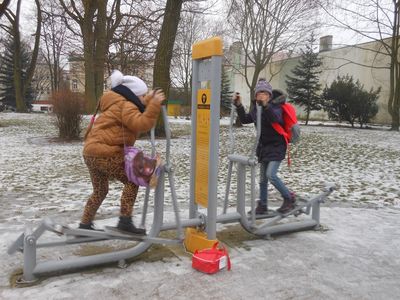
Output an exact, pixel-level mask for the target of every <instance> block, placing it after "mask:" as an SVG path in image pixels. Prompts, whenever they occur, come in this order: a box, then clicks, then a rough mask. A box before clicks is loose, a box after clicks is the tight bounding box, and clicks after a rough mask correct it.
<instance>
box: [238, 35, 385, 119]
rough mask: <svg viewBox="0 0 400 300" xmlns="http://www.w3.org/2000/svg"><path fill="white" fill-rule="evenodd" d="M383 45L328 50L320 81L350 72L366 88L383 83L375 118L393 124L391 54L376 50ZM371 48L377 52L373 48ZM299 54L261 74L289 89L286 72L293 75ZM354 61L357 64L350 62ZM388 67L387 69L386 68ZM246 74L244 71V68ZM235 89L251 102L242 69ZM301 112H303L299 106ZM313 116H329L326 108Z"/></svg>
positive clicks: (246, 103) (326, 82)
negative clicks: (389, 106) (378, 52)
mask: <svg viewBox="0 0 400 300" xmlns="http://www.w3.org/2000/svg"><path fill="white" fill-rule="evenodd" d="M380 47H381V44H380V43H378V42H370V43H364V44H360V45H357V46H356V47H353V46H348V47H343V48H339V49H334V50H331V51H324V52H321V53H320V57H322V59H323V66H322V73H321V74H320V83H321V85H322V89H323V88H324V87H325V86H326V85H330V84H331V83H332V81H333V80H335V79H336V77H337V76H338V75H340V76H344V75H346V74H349V75H350V76H353V78H354V80H357V79H358V80H359V81H360V82H361V84H363V85H364V88H365V89H366V90H368V91H369V90H370V89H371V88H373V89H374V90H375V89H377V88H378V87H379V86H380V87H381V88H382V90H381V93H380V94H379V100H378V106H379V111H378V114H377V116H376V117H375V118H374V120H373V121H374V122H376V123H382V124H390V123H391V117H390V115H389V113H388V108H387V102H388V97H389V69H388V67H389V65H390V60H389V56H387V55H382V54H378V55H377V53H376V51H377V50H380ZM367 49H371V50H374V51H369V50H367ZM298 60H299V57H294V58H289V59H284V60H280V61H275V62H273V63H271V64H269V65H267V67H266V68H265V69H264V70H263V71H262V72H261V73H260V76H259V77H263V78H266V79H267V80H269V81H270V82H271V84H272V87H273V88H274V89H275V88H279V89H282V90H284V91H286V88H287V86H286V83H285V80H286V75H287V74H289V75H290V74H291V70H292V69H293V68H294V67H295V66H296V65H297V63H298ZM350 62H354V63H350ZM362 65H365V66H371V65H372V66H374V67H378V68H371V67H365V66H362ZM383 67H387V69H385V68H383ZM241 72H242V73H243V72H244V70H241ZM253 72H254V68H253V67H250V68H248V70H247V73H248V78H251V77H252V76H253ZM233 88H234V90H235V91H237V92H240V94H241V95H242V102H243V104H244V106H246V107H248V106H249V105H250V90H249V88H248V86H247V84H246V81H245V79H244V78H243V76H242V75H240V73H239V72H236V73H235V74H234V80H233ZM299 114H300V115H302V111H301V110H300V109H299ZM311 116H312V118H316V119H327V116H326V114H325V113H324V112H323V111H320V112H313V113H312V115H311Z"/></svg>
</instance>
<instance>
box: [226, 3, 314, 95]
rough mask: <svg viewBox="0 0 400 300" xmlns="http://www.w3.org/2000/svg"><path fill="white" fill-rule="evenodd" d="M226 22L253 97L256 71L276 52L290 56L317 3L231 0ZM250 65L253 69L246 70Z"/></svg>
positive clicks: (256, 77) (300, 40)
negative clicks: (237, 44)
mask: <svg viewBox="0 0 400 300" xmlns="http://www.w3.org/2000/svg"><path fill="white" fill-rule="evenodd" d="M229 2H230V8H229V15H228V22H229V24H230V25H231V26H232V28H233V32H234V33H235V34H236V37H237V38H238V39H239V42H240V45H241V48H242V49H243V52H244V62H243V65H242V66H241V70H243V73H242V75H243V76H244V78H245V81H246V84H247V86H248V87H249V89H250V95H251V96H253V94H254V88H255V85H256V83H257V80H258V77H259V74H260V72H261V71H262V70H263V69H264V68H265V67H266V65H267V64H268V63H269V62H271V60H272V58H273V56H274V55H275V54H277V53H284V54H285V55H286V56H290V54H291V52H292V51H293V49H294V48H295V47H297V45H298V44H299V43H302V42H303V41H304V38H305V37H304V36H305V35H304V32H306V31H307V30H309V29H310V28H311V27H315V24H314V23H313V22H312V21H311V19H312V18H311V16H312V14H315V13H316V9H317V7H318V5H317V4H316V3H314V1H310V0H231V1H229ZM250 67H252V69H253V70H254V72H252V73H250V72H249V70H250Z"/></svg>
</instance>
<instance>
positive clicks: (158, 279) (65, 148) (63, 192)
mask: <svg viewBox="0 0 400 300" xmlns="http://www.w3.org/2000/svg"><path fill="white" fill-rule="evenodd" d="M170 121H171V129H172V132H173V135H175V136H176V138H174V139H173V140H172V142H171V145H172V149H171V153H172V163H173V165H174V167H175V183H176V188H177V194H178V201H179V205H180V208H181V213H182V217H183V218H187V217H188V216H187V208H188V198H189V189H188V186H189V168H190V166H189V162H190V157H189V155H190V136H189V135H188V134H189V132H190V123H189V121H186V120H183V119H171V120H170ZM227 123H228V122H227V120H222V121H221V124H222V125H223V126H221V131H220V154H221V155H220V166H219V169H220V173H219V185H218V192H219V202H220V203H219V204H220V205H222V202H223V196H224V192H225V184H226V171H227V159H226V155H227V153H228V152H229V148H230V147H229V145H230V142H229V131H228V127H227V126H226V124H227ZM234 131H235V137H236V143H235V149H236V152H238V153H242V154H246V153H249V152H250V151H251V149H252V147H253V143H254V135H255V133H254V127H253V126H252V125H249V126H245V127H243V128H239V129H235V130H234ZM56 135H57V132H56V130H55V127H54V126H53V123H52V119H51V117H50V116H49V115H44V114H14V113H7V114H6V113H0V153H1V156H0V165H1V172H0V179H1V181H0V238H1V239H0V267H1V269H2V270H3V272H2V274H1V276H0V299H21V298H28V299H73V298H79V299H83V298H85V299H110V298H111V299H117V298H118V299H119V298H120V299H129V298H130V299H188V298H192V299H200V298H209V299H214V298H215V299H244V298H248V297H250V298H252V299H265V298H271V299H288V298H296V299H321V298H324V299H338V298H342V299H343V298H346V299H396V298H398V295H400V286H399V282H400V272H399V270H400V259H399V256H398V249H400V231H399V228H400V210H399V208H400V184H399V182H400V142H399V140H400V134H399V133H397V132H389V131H387V130H383V129H382V128H377V129H374V130H359V129H350V128H342V127H341V128H338V127H331V126H307V127H306V126H302V140H301V142H300V144H299V145H296V146H295V147H293V148H292V149H291V157H292V166H291V167H290V168H288V167H287V165H286V161H285V162H284V163H283V164H282V167H281V172H280V174H281V176H282V179H283V180H284V181H285V182H286V183H287V185H288V186H289V187H290V188H291V189H292V190H294V191H295V192H296V193H297V194H299V195H301V196H305V197H306V196H309V195H314V194H317V193H319V192H320V190H321V187H322V186H323V184H324V183H325V182H334V183H336V184H337V185H338V186H339V187H340V188H339V190H338V191H335V192H334V193H333V194H332V195H331V196H330V197H329V200H328V201H327V203H325V204H323V208H322V210H321V223H322V225H323V230H321V231H304V232H298V233H292V234H288V235H281V236H277V237H274V238H273V239H272V240H262V239H258V238H256V237H254V236H252V235H250V234H248V233H246V232H244V230H243V229H242V228H241V227H240V226H238V225H237V224H229V225H223V226H222V225H219V226H218V228H219V230H220V232H219V234H218V236H219V238H220V240H221V241H223V242H225V243H226V244H227V245H228V248H229V251H230V255H231V259H232V271H231V272H227V271H222V272H220V273H218V274H216V275H213V276H209V275H204V274H201V273H198V272H196V271H194V270H193V269H192V268H191V257H190V255H189V254H187V253H185V252H184V250H183V247H180V246H179V247H161V246H157V247H152V248H151V249H150V250H149V251H148V253H145V254H144V255H143V257H142V258H141V259H137V260H134V261H132V262H131V264H129V266H128V267H127V268H126V269H119V268H116V267H115V265H111V266H106V267H100V268H91V269H88V270H85V271H82V272H78V273H71V274H65V275H61V276H58V277H52V278H44V279H43V280H42V281H41V282H39V283H38V284H37V285H35V286H32V287H25V288H14V287H12V286H11V285H10V282H12V281H13V279H14V278H13V276H12V274H13V273H15V272H18V270H19V269H20V268H21V267H22V255H21V254H20V253H18V254H16V255H13V256H9V255H8V254H7V253H6V251H7V247H8V246H9V245H10V244H11V243H12V242H13V241H14V240H15V239H16V238H17V236H18V235H19V234H20V233H21V232H23V230H24V228H25V226H26V225H28V224H30V225H33V226H35V225H37V224H38V223H39V222H40V221H41V220H42V219H43V218H44V217H52V218H53V219H54V220H56V221H57V222H60V223H63V224H69V225H71V226H76V225H77V224H78V222H79V218H80V215H81V212H82V209H83V206H84V204H85V202H86V199H87V197H88V196H89V194H90V192H91V184H90V180H89V176H88V172H87V169H86V167H85V165H84V163H83V159H82V156H81V152H82V143H81V142H72V143H66V142H65V143H60V142H57V141H55V139H54V138H55V137H56ZM138 144H140V145H142V146H143V147H149V144H150V143H149V141H148V140H140V141H139V142H138ZM164 147H165V142H164V141H163V140H157V149H158V151H160V152H164V150H165V149H164ZM235 182H236V178H233V180H232V189H231V197H230V199H233V195H234V192H235ZM120 189H121V185H120V184H118V183H114V184H111V185H110V192H109V194H108V197H107V199H106V200H105V201H104V203H103V205H102V206H101V208H100V209H99V211H98V215H97V220H98V221H97V222H98V224H99V225H100V226H101V225H105V224H113V223H115V222H116V220H117V216H118V211H119V194H120ZM166 189H167V191H166V197H167V198H166V203H167V204H170V203H171V201H170V198H169V197H170V193H169V192H168V186H166ZM143 197H144V191H143V190H141V192H140V194H139V196H138V201H137V203H136V204H135V211H136V213H139V212H140V211H141V209H142V201H140V199H143ZM280 203H281V199H280V197H279V195H278V194H277V192H276V191H275V190H274V189H272V188H271V192H270V206H272V207H277V206H279V205H280ZM234 205H235V203H234V202H233V201H232V202H230V206H231V209H232V210H233V209H234ZM167 215H168V214H167ZM138 218H139V217H138V216H137V218H136V222H138ZM148 219H150V218H148ZM148 226H151V225H150V224H148ZM126 247H130V244H129V243H128V242H126V243H123V242H121V241H119V242H113V243H111V244H110V243H108V244H106V243H95V244H93V245H78V246H69V247H65V248H62V249H60V248H53V249H51V248H50V249H40V251H39V252H38V258H39V260H41V259H46V258H49V257H51V258H54V257H56V258H58V259H62V258H63V257H70V256H73V255H78V256H80V255H88V254H93V253H97V252H107V251H112V250H113V249H116V248H117V249H121V248H126Z"/></svg>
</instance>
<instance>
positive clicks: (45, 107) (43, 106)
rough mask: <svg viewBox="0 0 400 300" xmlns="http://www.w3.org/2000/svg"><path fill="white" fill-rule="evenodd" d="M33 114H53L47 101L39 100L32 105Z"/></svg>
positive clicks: (51, 105)
mask: <svg viewBox="0 0 400 300" xmlns="http://www.w3.org/2000/svg"><path fill="white" fill-rule="evenodd" d="M32 111H33V112H42V113H51V112H53V104H51V102H50V101H48V100H39V101H35V102H33V103H32Z"/></svg>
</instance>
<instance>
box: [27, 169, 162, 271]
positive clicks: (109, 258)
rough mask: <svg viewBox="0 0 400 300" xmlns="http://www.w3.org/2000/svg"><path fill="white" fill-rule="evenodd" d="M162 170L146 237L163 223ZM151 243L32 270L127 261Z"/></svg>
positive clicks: (61, 268) (45, 263) (47, 264)
mask: <svg viewBox="0 0 400 300" xmlns="http://www.w3.org/2000/svg"><path fill="white" fill-rule="evenodd" d="M164 174H165V173H164V170H162V172H161V174H160V177H159V181H158V185H157V188H156V191H155V199H156V200H155V201H154V216H153V225H152V227H151V230H150V232H149V233H148V235H147V236H148V237H149V238H152V237H156V236H158V234H159V232H160V230H161V226H162V222H163V217H164V216H163V214H164V211H163V206H164ZM151 245H152V243H151V242H150V241H143V242H140V243H138V244H137V245H136V246H134V247H133V248H130V249H125V250H121V251H117V252H111V253H103V254H96V255H91V256H85V257H73V258H69V259H65V260H57V261H47V262H41V263H38V264H37V265H36V267H35V268H34V270H33V274H34V275H39V274H44V273H51V272H56V271H61V270H63V271H69V270H75V269H82V268H85V267H89V266H94V265H101V264H106V263H110V262H118V261H120V260H124V259H128V258H132V257H135V256H137V255H139V254H142V253H143V252H145V251H146V250H147V249H148V248H149V247H150V246H151Z"/></svg>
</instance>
